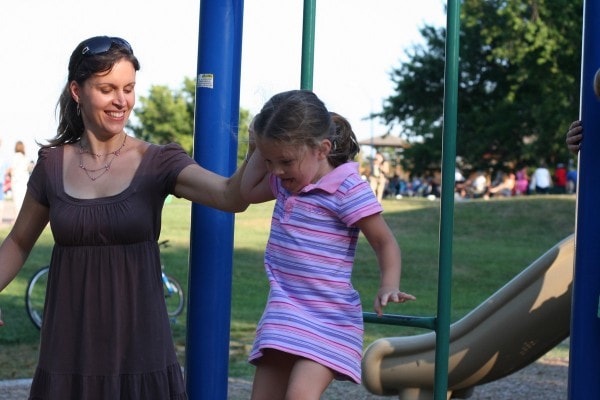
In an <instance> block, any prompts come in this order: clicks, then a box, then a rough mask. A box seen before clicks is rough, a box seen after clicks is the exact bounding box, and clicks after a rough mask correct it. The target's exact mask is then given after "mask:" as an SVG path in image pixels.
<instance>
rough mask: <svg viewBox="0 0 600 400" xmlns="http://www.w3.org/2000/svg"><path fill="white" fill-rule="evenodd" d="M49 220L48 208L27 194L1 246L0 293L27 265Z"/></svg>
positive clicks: (0, 321) (0, 323)
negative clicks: (26, 262)
mask: <svg viewBox="0 0 600 400" xmlns="http://www.w3.org/2000/svg"><path fill="white" fill-rule="evenodd" d="M48 218H49V211H48V208H47V207H46V206H44V205H42V204H40V203H38V202H37V201H36V200H34V198H33V197H31V195H30V194H29V193H27V194H26V195H25V199H24V200H23V206H22V207H21V212H20V213H19V215H18V216H17V220H16V221H15V224H14V225H13V227H12V229H11V231H10V233H9V234H8V236H7V237H6V239H4V241H3V242H2V244H1V245H0V292H1V291H2V290H3V289H4V288H5V287H6V286H8V284H9V283H10V282H11V281H12V280H13V279H14V278H15V276H17V273H18V272H19V271H20V270H21V268H22V267H23V264H25V261H26V260H27V257H28V256H29V253H30V252H31V249H32V248H33V245H34V244H35V242H36V241H37V239H38V238H39V237H40V235H41V233H42V231H43V230H44V228H45V227H46V225H47V224H48ZM2 325H3V322H2V320H1V319H0V326H2Z"/></svg>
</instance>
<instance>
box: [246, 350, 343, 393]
mask: <svg viewBox="0 0 600 400" xmlns="http://www.w3.org/2000/svg"><path fill="white" fill-rule="evenodd" d="M333 378H334V375H333V372H332V371H331V370H330V369H329V368H327V367H325V366H323V365H321V364H319V363H317V362H314V361H312V360H308V359H306V358H302V357H298V356H295V355H292V354H288V353H284V352H282V351H279V350H273V349H265V350H264V351H263V356H262V357H261V358H260V359H259V360H258V364H257V366H256V372H255V374H254V382H253V384H252V400H319V399H320V398H321V395H322V394H323V392H324V391H325V390H326V389H327V387H328V386H329V384H330V383H331V381H332V380H333Z"/></svg>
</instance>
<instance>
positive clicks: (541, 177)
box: [529, 161, 552, 194]
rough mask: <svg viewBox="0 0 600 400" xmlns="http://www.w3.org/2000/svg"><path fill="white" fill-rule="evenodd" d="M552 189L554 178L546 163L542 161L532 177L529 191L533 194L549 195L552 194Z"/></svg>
mask: <svg viewBox="0 0 600 400" xmlns="http://www.w3.org/2000/svg"><path fill="white" fill-rule="evenodd" d="M550 187H552V176H551V175H550V171H549V170H548V168H547V167H546V163H545V162H544V161H542V162H540V165H539V167H537V168H536V169H535V171H534V172H533V175H531V182H530V183H529V190H530V191H531V192H532V193H537V194H548V193H550Z"/></svg>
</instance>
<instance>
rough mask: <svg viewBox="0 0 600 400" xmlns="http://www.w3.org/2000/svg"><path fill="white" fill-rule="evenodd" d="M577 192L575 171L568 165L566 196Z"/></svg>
mask: <svg viewBox="0 0 600 400" xmlns="http://www.w3.org/2000/svg"><path fill="white" fill-rule="evenodd" d="M575 192H577V169H576V168H575V167H574V166H573V165H571V163H569V170H568V172H567V194H573V193H575Z"/></svg>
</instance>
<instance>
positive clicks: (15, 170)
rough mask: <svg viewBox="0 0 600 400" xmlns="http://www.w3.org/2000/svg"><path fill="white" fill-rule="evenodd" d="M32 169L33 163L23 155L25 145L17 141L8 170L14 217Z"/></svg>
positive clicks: (23, 195) (23, 197) (19, 206)
mask: <svg viewBox="0 0 600 400" xmlns="http://www.w3.org/2000/svg"><path fill="white" fill-rule="evenodd" d="M32 169H33V162H32V161H31V160H30V159H29V158H27V156H26V155H25V145H24V144H23V142H22V141H20V140H19V141H17V142H16V143H15V152H14V154H13V157H12V160H11V162H10V167H9V168H8V174H9V176H10V188H11V192H12V198H13V203H14V205H15V215H19V211H21V206H22V205H23V200H24V199H25V193H26V192H27V182H28V181H29V175H30V174H31V170H32Z"/></svg>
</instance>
